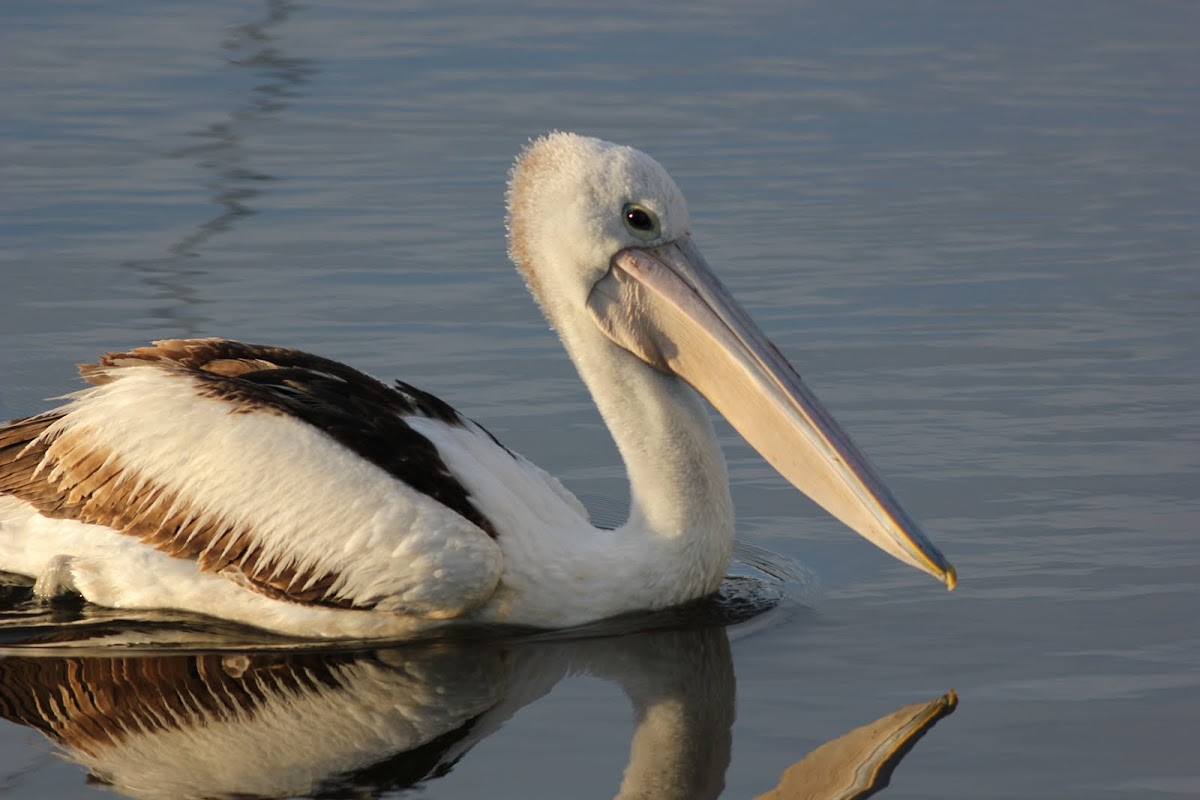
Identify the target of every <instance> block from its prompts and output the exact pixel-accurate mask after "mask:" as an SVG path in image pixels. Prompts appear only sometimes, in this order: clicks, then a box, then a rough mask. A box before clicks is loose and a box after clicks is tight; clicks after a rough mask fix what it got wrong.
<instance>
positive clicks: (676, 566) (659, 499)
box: [551, 312, 734, 608]
mask: <svg viewBox="0 0 1200 800" xmlns="http://www.w3.org/2000/svg"><path fill="white" fill-rule="evenodd" d="M551 316H552V317H559V318H557V319H554V320H553V321H554V323H555V327H556V328H557V329H558V331H559V334H560V336H561V337H562V340H563V344H564V345H565V347H566V348H567V351H568V352H569V353H570V355H571V358H572V360H573V361H574V362H575V365H576V367H577V369H578V370H579V374H580V376H581V377H582V378H583V381H584V383H585V384H587V387H588V389H590V390H591V393H592V397H593V398H594V399H595V401H596V405H597V406H598V407H599V409H600V413H601V415H602V416H603V417H604V421H605V422H606V423H607V424H608V427H609V430H610V431H611V432H612V435H613V438H614V439H615V440H616V444H617V448H618V449H619V450H620V453H621V456H622V458H623V459H624V461H625V468H626V472H627V473H628V476H629V482H630V498H631V510H630V516H629V520H628V521H627V522H626V523H625V525H623V526H622V527H621V528H619V529H618V530H617V531H615V532H614V537H615V540H616V545H617V546H616V547H615V548H614V550H613V553H614V556H616V555H618V554H620V553H625V554H627V555H634V552H636V556H635V557H636V558H637V559H638V569H637V571H640V572H644V573H645V574H644V575H643V576H642V580H643V585H645V586H646V588H647V591H648V592H650V593H652V594H654V598H653V599H652V601H651V604H652V605H653V606H658V607H661V606H666V605H670V604H673V603H678V602H681V601H684V600H688V599H692V598H694V597H699V596H702V595H704V594H707V593H709V592H712V591H715V590H716V588H717V586H718V585H719V584H720V582H721V579H722V577H723V576H724V574H725V570H726V568H727V567H728V565H729V557H730V553H731V552H732V548H733V527H734V520H733V501H732V499H731V498H730V495H729V479H728V473H727V471H726V468H725V459H724V457H723V455H722V454H721V449H720V446H719V444H718V442H717V437H716V433H715V431H714V430H713V426H712V421H711V420H710V418H709V415H708V411H707V409H706V408H705V406H704V404H703V402H702V401H701V400H700V397H699V396H698V395H697V394H696V393H695V392H694V391H693V390H692V389H691V387H689V386H688V385H687V384H685V383H684V382H683V381H682V380H680V379H679V378H676V377H674V376H671V375H665V374H663V373H660V372H658V371H656V370H654V369H653V368H651V367H650V366H649V365H647V364H646V363H645V362H643V361H642V360H641V359H639V358H638V357H636V356H635V355H633V354H632V353H629V352H628V351H626V350H624V349H622V348H621V347H619V346H618V345H616V344H614V343H613V342H612V341H611V340H610V339H608V337H607V336H605V335H604V334H603V333H602V332H601V331H600V330H599V329H598V328H597V327H596V325H595V323H594V322H593V321H592V320H591V319H590V318H589V317H580V316H579V315H572V314H567V315H561V316H560V315H556V314H553V312H551ZM630 551H634V552H630ZM615 566H617V567H619V568H622V569H624V570H625V571H626V572H628V571H630V570H632V569H633V567H632V566H631V565H629V564H625V565H623V566H621V565H615ZM631 577H632V576H631ZM630 590H631V591H636V587H630ZM631 599H632V598H631ZM639 602H643V603H644V602H646V598H639ZM640 607H642V608H645V607H646V606H645V605H642V606H640Z"/></svg>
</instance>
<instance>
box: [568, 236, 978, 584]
mask: <svg viewBox="0 0 1200 800" xmlns="http://www.w3.org/2000/svg"><path fill="white" fill-rule="evenodd" d="M588 308H589V310H590V311H591V313H592V316H593V317H594V318H595V320H596V322H597V324H598V325H599V326H600V328H601V329H602V330H603V331H604V332H605V333H606V334H607V335H608V336H609V338H611V339H612V340H613V341H614V342H616V343H617V344H619V345H620V346H621V347H623V348H625V349H626V350H628V351H630V352H631V353H633V354H635V355H637V356H638V357H639V358H641V359H642V360H643V361H645V362H646V363H647V364H649V365H650V366H652V367H654V368H655V369H657V370H659V371H661V372H665V373H668V374H673V375H678V376H679V377H680V378H682V379H683V380H685V381H687V383H688V384H690V385H691V386H692V388H694V389H695V390H696V391H698V392H700V394H702V395H704V397H705V398H707V400H708V401H709V402H710V403H712V405H713V406H714V407H715V408H716V409H717V410H718V411H720V412H721V414H723V415H724V416H725V418H726V419H728V420H729V422H730V424H732V425H733V427H734V428H736V429H737V431H738V433H740V434H741V435H742V436H743V437H745V439H746V441H747V442H749V443H750V444H751V445H752V446H753V447H754V449H755V450H757V451H758V452H759V453H760V454H761V455H762V456H763V458H765V459H766V460H767V461H768V462H769V463H770V464H771V466H773V467H774V468H775V469H776V470H778V471H779V473H780V474H781V475H783V476H784V477H785V478H787V479H788V481H790V482H791V483H792V484H793V485H794V486H795V487H796V488H797V489H799V490H800V491H802V492H804V493H805V494H807V495H808V496H809V497H811V498H812V499H813V500H814V501H816V502H817V503H818V504H820V505H821V506H822V507H823V508H824V509H825V510H826V511H828V512H829V513H830V514H832V515H833V516H835V517H837V518H838V519H839V520H841V521H842V522H844V523H845V524H846V525H848V526H849V527H850V528H851V529H853V530H854V531H856V532H857V533H859V534H860V535H861V536H863V537H864V538H866V539H867V540H869V541H871V542H873V543H874V544H875V545H876V546H878V547H879V548H880V549H882V550H884V551H885V552H887V553H890V554H891V555H893V556H894V557H896V558H897V559H899V560H900V561H903V562H904V563H906V564H910V565H912V566H914V567H916V568H917V569H920V570H922V571H924V572H928V573H929V574H930V575H933V576H934V577H935V578H937V579H938V580H940V581H941V582H942V583H944V584H946V586H947V588H950V589H953V588H954V585H955V582H956V580H957V576H956V574H955V571H954V567H953V566H951V565H950V562H949V561H947V560H946V557H945V556H943V555H942V554H941V552H940V551H939V550H938V549H937V547H935V546H934V545H933V543H931V542H930V541H929V539H927V538H926V537H925V534H924V533H922V532H921V529H920V527H918V525H917V524H916V522H914V521H913V519H912V518H911V517H910V516H909V515H908V514H907V513H906V512H905V511H904V509H903V508H901V507H900V504H899V503H898V502H897V501H896V499H895V498H894V497H893V496H892V493H891V492H890V491H888V488H887V487H886V486H885V485H884V483H883V480H882V479H881V478H880V477H879V475H878V473H876V472H875V469H874V467H872V466H871V463H870V462H869V461H867V458H866V456H864V455H863V454H862V453H861V452H860V451H859V449H858V447H856V446H855V444H854V442H852V441H851V440H850V437H849V435H847V433H846V432H845V431H844V430H842V427H841V426H840V425H838V423H837V422H836V421H834V419H833V417H832V416H830V414H829V412H828V411H826V410H825V408H824V406H822V405H821V403H820V401H819V400H817V398H816V396H815V395H814V394H813V393H812V392H811V391H809V389H808V387H806V386H805V385H804V383H803V382H801V380H800V376H799V375H798V374H797V373H796V370H795V369H793V368H792V365H791V364H789V363H788V362H787V359H785V358H784V357H783V355H782V354H780V352H779V351H778V350H776V349H775V346H774V345H773V344H771V342H770V341H768V340H767V337H766V336H765V335H764V334H763V333H762V331H760V330H759V329H758V327H757V326H756V325H755V324H754V323H753V322H751V320H750V318H749V317H748V316H747V315H746V312H745V311H743V310H742V308H741V306H739V305H738V304H737V301H735V300H734V299H733V297H732V296H731V295H730V294H729V291H728V290H727V289H726V288H725V287H724V286H722V285H721V282H720V281H719V280H717V278H716V276H715V275H713V273H712V272H711V270H709V268H708V265H707V264H706V263H705V261H704V258H703V257H702V256H701V255H700V252H699V251H698V250H697V249H696V247H695V246H694V245H693V244H692V242H691V239H690V237H685V238H683V239H680V240H678V241H676V242H673V243H670V244H666V245H662V246H659V247H654V248H645V249H643V248H629V249H626V250H622V251H620V252H619V253H617V254H616V255H615V256H614V257H613V259H612V262H611V264H610V269H609V271H608V273H607V274H606V275H605V277H604V278H602V279H601V280H600V281H598V282H597V283H596V285H595V286H594V287H593V288H592V290H591V294H590V295H589V296H588Z"/></svg>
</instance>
